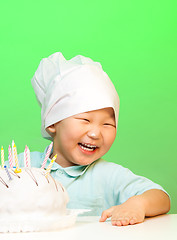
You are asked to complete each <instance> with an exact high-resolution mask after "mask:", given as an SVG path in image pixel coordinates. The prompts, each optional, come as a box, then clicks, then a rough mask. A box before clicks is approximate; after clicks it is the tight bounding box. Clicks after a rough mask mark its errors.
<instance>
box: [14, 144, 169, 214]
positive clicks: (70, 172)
mask: <svg viewBox="0 0 177 240" xmlns="http://www.w3.org/2000/svg"><path fill="white" fill-rule="evenodd" d="M46 151H47V148H46V149H45V151H44V153H40V152H31V153H30V155H31V166H32V167H37V168H40V167H41V165H42V163H43V160H44V157H45V154H46ZM23 155H24V154H23V153H21V154H19V155H18V160H19V166H21V167H23V166H24V163H23V162H24V160H23ZM50 161H51V160H50V159H48V160H47V163H46V166H45V168H47V166H48V165H49V163H50ZM51 175H52V176H53V177H54V178H55V179H57V180H58V181H60V182H61V183H62V184H63V186H64V187H65V188H66V190H67V192H68V194H69V199H70V201H69V203H68V206H67V207H68V208H72V209H90V210H91V211H90V212H88V213H87V215H101V213H102V211H104V210H106V209H108V208H110V207H112V206H114V205H119V204H122V203H123V202H125V201H126V200H127V199H128V198H130V197H132V196H134V195H139V194H142V193H143V192H145V191H147V190H150V189H161V190H163V191H164V192H165V190H164V189H163V188H162V187H161V186H160V185H158V184H156V183H154V182H152V181H150V180H149V179H147V178H145V177H142V176H137V175H135V174H133V173H132V172H131V171H130V170H129V169H127V168H124V167H122V166H120V165H118V164H115V163H111V162H106V161H105V160H103V159H98V160H97V161H95V162H93V163H92V164H90V165H88V166H71V167H66V168H63V167H61V166H60V165H59V164H57V163H56V162H54V164H53V166H52V169H51Z"/></svg>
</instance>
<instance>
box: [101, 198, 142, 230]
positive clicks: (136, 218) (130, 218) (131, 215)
mask: <svg viewBox="0 0 177 240" xmlns="http://www.w3.org/2000/svg"><path fill="white" fill-rule="evenodd" d="M109 217H111V222H112V225H113V226H127V225H129V224H136V223H141V222H143V221H144V218H145V209H144V206H143V204H141V201H139V196H134V197H132V198H129V199H128V200H127V201H126V202H125V203H123V204H121V205H118V206H113V207H111V208H109V209H107V210H105V211H104V212H103V213H102V215H101V218H100V222H104V221H105V220H106V219H107V218H109Z"/></svg>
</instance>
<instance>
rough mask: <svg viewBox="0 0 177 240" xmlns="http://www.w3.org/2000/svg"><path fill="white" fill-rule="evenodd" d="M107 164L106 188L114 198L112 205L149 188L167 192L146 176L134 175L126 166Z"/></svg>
mask: <svg viewBox="0 0 177 240" xmlns="http://www.w3.org/2000/svg"><path fill="white" fill-rule="evenodd" d="M108 165H109V167H108V166H107V173H109V177H108V178H107V184H108V185H107V189H109V190H110V192H109V194H110V195H112V196H111V197H112V199H114V205H119V204H122V203H124V202H125V201H127V200H128V199H129V198H130V197H132V196H135V195H140V194H142V193H143V192H145V191H147V190H150V189H159V190H162V191H164V192H165V193H167V192H166V191H165V190H164V189H163V188H162V187H161V186H160V185H159V184H157V183H154V182H153V181H151V180H149V179H148V178H145V177H142V176H138V175H135V174H134V173H133V172H131V171H130V170H129V169H127V168H124V167H122V166H120V165H118V164H114V163H109V164H108ZM167 194H168V193H167ZM108 198H109V196H108ZM110 199H111V198H110ZM111 204H113V203H111Z"/></svg>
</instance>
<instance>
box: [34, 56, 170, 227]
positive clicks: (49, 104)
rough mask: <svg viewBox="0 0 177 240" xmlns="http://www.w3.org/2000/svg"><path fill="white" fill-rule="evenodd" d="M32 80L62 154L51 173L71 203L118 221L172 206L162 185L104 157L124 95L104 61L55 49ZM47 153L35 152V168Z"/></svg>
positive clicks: (46, 129)
mask: <svg viewBox="0 0 177 240" xmlns="http://www.w3.org/2000/svg"><path fill="white" fill-rule="evenodd" d="M32 85H33V88H34V91H35V93H36V97H37V100H38V102H39V104H40V106H41V119H42V135H43V137H45V138H47V139H50V140H52V141H53V151H52V154H51V156H50V158H52V157H53V156H54V155H55V154H57V159H56V162H55V163H54V165H53V168H52V172H51V174H52V175H53V177H54V178H57V179H58V180H59V181H60V182H61V183H62V184H63V185H64V186H65V188H66V189H67V191H68V194H69V197H70V202H69V204H68V208H87V209H91V212H90V214H92V215H101V218H100V222H104V221H105V220H106V219H107V218H109V217H111V221H112V225H117V226H125V225H128V224H136V223H140V222H142V221H143V220H144V218H145V217H146V216H155V215H158V214H163V213H167V212H168V211H169V209H170V200H169V197H168V195H167V194H166V192H165V191H164V190H163V188H162V187H161V186H159V185H158V184H155V183H153V182H152V181H150V180H148V179H146V178H144V177H141V176H136V175H135V174H133V173H132V172H131V171H129V170H128V169H126V168H123V167H122V166H120V165H118V164H114V163H109V162H106V161H104V160H103V159H102V158H101V157H102V156H103V155H104V154H105V153H106V152H107V151H108V150H109V149H110V147H111V145H112V143H113V142H114V139H115V137H116V131H117V124H118V113H119V97H118V95H117V92H116V90H115V88H114V86H113V84H112V82H111V81H110V79H109V77H108V75H107V74H106V73H105V72H104V71H103V70H102V67H101V65H100V64H99V63H96V62H93V61H92V60H91V59H89V58H85V57H83V56H76V57H74V58H72V59H71V60H69V61H67V60H66V59H65V58H64V57H63V55H62V54H61V53H55V54H53V55H51V56H50V57H49V58H45V59H43V60H42V61H41V63H40V65H39V67H38V69H37V71H36V73H35V75H34V77H33V79H32ZM46 151H47V149H46ZM44 154H45V153H44ZM44 154H41V153H37V152H35V153H31V160H32V161H33V162H34V165H35V166H36V167H40V166H41V164H42V161H43V158H44ZM49 162H50V160H48V164H49ZM46 167H47V166H46Z"/></svg>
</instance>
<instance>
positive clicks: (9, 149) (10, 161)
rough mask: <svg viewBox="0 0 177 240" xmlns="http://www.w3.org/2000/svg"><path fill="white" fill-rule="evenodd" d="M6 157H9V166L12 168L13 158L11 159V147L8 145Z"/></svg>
mask: <svg viewBox="0 0 177 240" xmlns="http://www.w3.org/2000/svg"><path fill="white" fill-rule="evenodd" d="M8 153H9V154H8V159H9V166H10V168H13V160H12V149H11V147H10V145H9V148H8Z"/></svg>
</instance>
